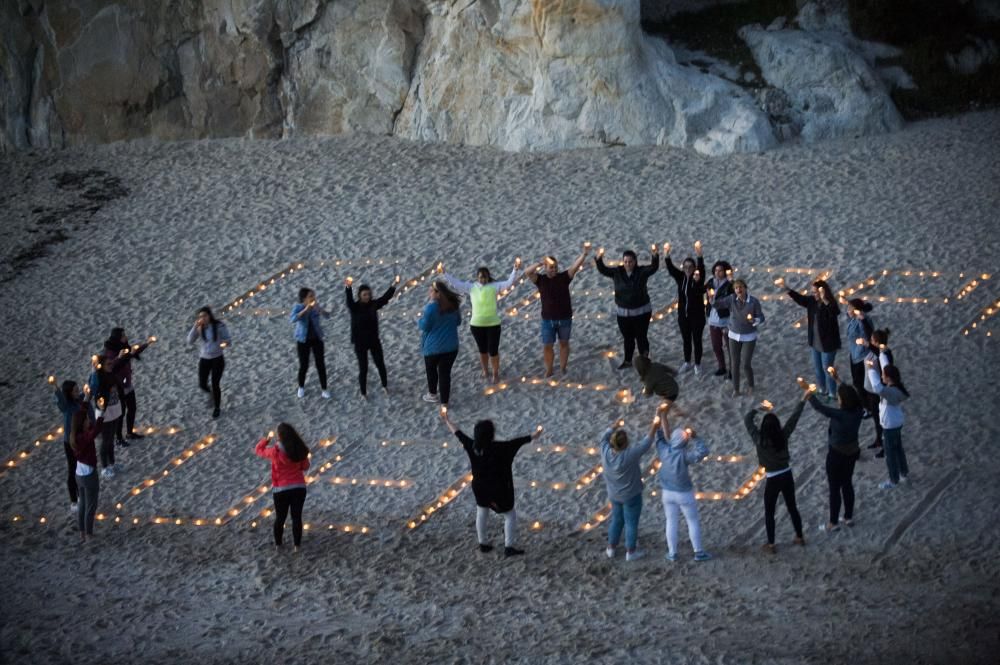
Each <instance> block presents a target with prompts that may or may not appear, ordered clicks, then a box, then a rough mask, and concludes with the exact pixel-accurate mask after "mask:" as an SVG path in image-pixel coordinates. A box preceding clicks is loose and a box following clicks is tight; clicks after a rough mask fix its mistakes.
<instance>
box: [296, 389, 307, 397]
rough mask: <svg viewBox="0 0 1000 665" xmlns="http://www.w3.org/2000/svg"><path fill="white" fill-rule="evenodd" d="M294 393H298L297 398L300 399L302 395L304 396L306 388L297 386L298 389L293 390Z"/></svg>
mask: <svg viewBox="0 0 1000 665" xmlns="http://www.w3.org/2000/svg"><path fill="white" fill-rule="evenodd" d="M295 394H296V395H298V397H299V399H302V398H303V397H305V396H306V389H305V388H299V389H298V390H296V391H295Z"/></svg>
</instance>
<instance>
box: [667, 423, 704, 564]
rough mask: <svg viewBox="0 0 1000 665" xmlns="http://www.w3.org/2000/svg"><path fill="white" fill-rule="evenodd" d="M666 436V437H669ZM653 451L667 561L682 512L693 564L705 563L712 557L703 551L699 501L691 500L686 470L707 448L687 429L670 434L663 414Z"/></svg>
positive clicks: (673, 555)
mask: <svg viewBox="0 0 1000 665" xmlns="http://www.w3.org/2000/svg"><path fill="white" fill-rule="evenodd" d="M668 437H669V438H668ZM656 450H657V453H658V454H659V457H660V471H659V474H658V476H659V480H660V493H661V495H662V499H663V513H664V515H665V516H666V518H667V527H666V532H667V533H666V536H667V556H666V559H667V560H668V561H676V560H677V528H678V523H679V516H680V515H679V514H680V513H684V521H685V522H687V525H688V536H689V537H690V538H691V546H692V547H693V548H694V560H695V561H708V560H709V559H711V558H712V555H711V554H709V553H708V552H706V551H705V550H704V549H703V548H702V543H701V521H700V519H699V517H698V502H697V500H696V499H695V497H694V484H693V483H692V482H691V475H690V474H689V473H688V467H689V466H690V465H692V464H697V463H698V462H700V461H701V460H703V459H705V457H706V456H707V455H708V446H707V445H706V444H705V442H704V441H703V440H702V439H701V438H699V437H698V436H697V435H696V434H695V431H694V430H693V429H691V428H690V427H687V428H682V427H677V428H676V429H674V431H673V432H672V433H670V423H669V419H668V418H667V416H666V414H664V415H663V417H662V418H661V420H660V431H659V432H657V435H656Z"/></svg>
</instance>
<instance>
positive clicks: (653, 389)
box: [633, 356, 680, 402]
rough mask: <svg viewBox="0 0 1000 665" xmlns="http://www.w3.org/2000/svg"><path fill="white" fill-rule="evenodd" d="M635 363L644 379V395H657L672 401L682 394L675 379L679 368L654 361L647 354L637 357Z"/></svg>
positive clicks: (640, 376)
mask: <svg viewBox="0 0 1000 665" xmlns="http://www.w3.org/2000/svg"><path fill="white" fill-rule="evenodd" d="M633 365H635V371H636V373H637V374H638V375H639V380H640V381H642V394H643V395H647V396H648V395H656V396H658V397H661V398H663V399H666V400H670V401H671V402H673V401H674V400H676V399H677V395H679V394H680V388H679V387H678V386H677V381H676V380H675V379H674V375H675V374H677V370H675V369H674V368H673V367H670V366H669V365H664V364H663V363H656V362H653V361H651V360H650V359H649V358H647V357H646V356H639V357H637V358H636V359H635V360H634V362H633Z"/></svg>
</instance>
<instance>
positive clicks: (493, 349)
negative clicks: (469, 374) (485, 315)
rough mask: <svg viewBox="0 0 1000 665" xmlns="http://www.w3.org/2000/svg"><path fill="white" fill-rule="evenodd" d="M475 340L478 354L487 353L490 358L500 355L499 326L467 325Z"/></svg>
mask: <svg viewBox="0 0 1000 665" xmlns="http://www.w3.org/2000/svg"><path fill="white" fill-rule="evenodd" d="M469 330H471V331H472V337H473V338H475V340H476V347H477V348H478V349H479V355H481V356H482V355H486V354H489V355H490V357H491V358H496V357H497V356H499V355H500V326H469Z"/></svg>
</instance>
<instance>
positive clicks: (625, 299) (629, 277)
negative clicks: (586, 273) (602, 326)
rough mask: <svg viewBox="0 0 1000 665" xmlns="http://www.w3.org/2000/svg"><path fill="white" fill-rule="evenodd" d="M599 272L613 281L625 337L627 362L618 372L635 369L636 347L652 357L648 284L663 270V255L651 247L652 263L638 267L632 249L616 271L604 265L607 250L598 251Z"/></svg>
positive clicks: (644, 354) (626, 252)
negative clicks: (656, 273) (630, 368)
mask: <svg viewBox="0 0 1000 665" xmlns="http://www.w3.org/2000/svg"><path fill="white" fill-rule="evenodd" d="M594 264H595V265H596V266H597V272H599V273H601V274H602V275H604V276H605V277H610V278H612V279H613V280H614V288H615V310H616V314H617V316H618V329H619V330H620V331H621V333H622V338H623V340H624V346H625V359H624V360H623V361H622V364H621V365H619V366H618V369H625V368H627V367H631V366H632V356H633V355H634V354H635V348H636V346H638V347H639V355H642V356H648V355H649V336H648V333H649V321H650V319H651V318H652V317H653V306H652V304H651V303H650V301H649V291H648V290H647V289H646V282H648V281H649V278H650V277H652V276H653V273H655V272H656V271H657V270H658V269H659V267H660V251H659V249H658V248H657V246H656V245H653V246H652V259H651V260H650V262H649V265H648V266H639V261H638V258H637V257H636V254H635V252H633V251H632V250H631V249H628V250H625V252H623V253H622V264H621V265H620V266H616V267H614V268H609V267H608V266H606V265H604V248H603V247H602V248H600V249H598V250H597V256H595V257H594Z"/></svg>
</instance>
